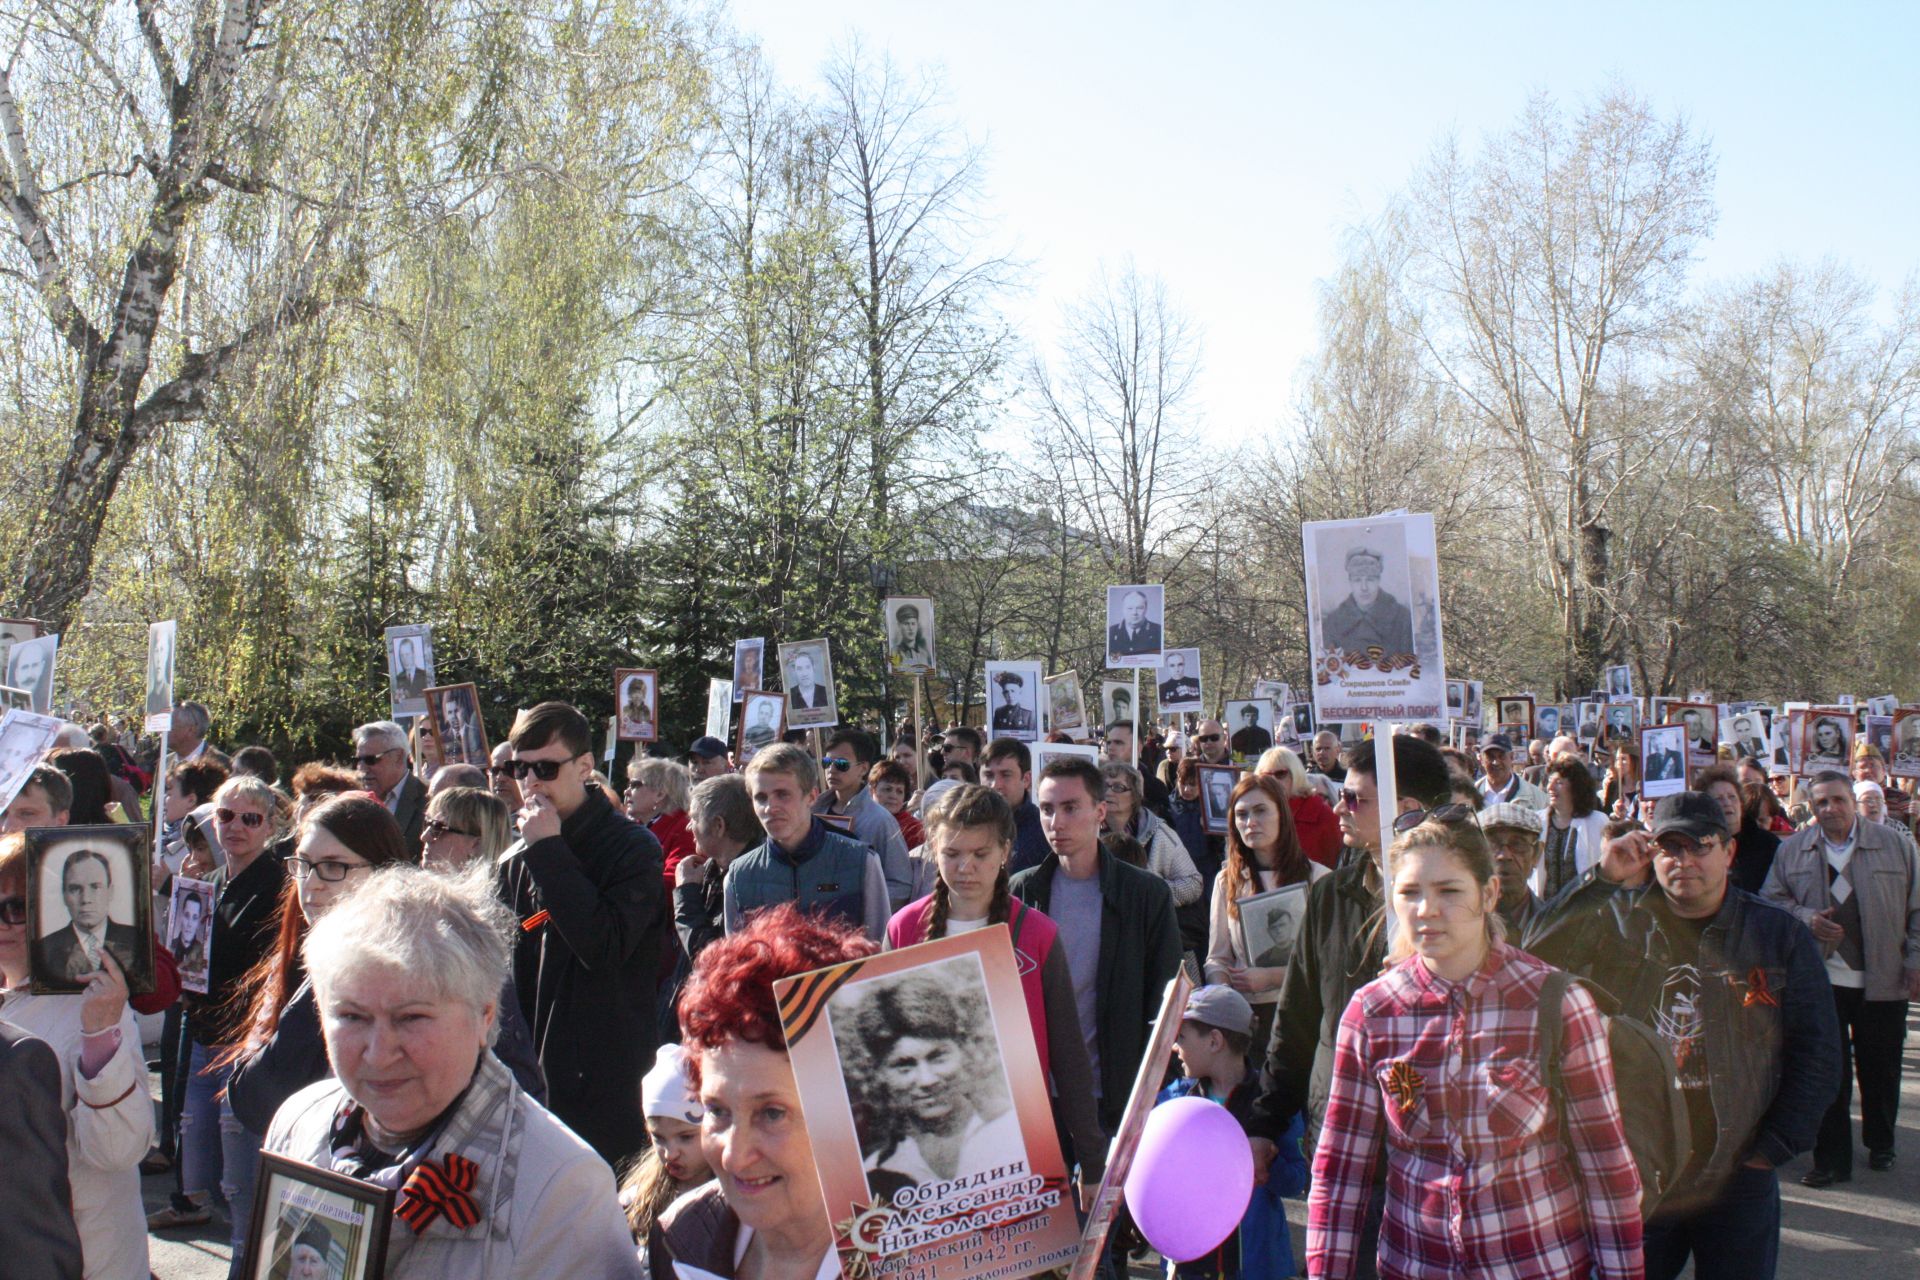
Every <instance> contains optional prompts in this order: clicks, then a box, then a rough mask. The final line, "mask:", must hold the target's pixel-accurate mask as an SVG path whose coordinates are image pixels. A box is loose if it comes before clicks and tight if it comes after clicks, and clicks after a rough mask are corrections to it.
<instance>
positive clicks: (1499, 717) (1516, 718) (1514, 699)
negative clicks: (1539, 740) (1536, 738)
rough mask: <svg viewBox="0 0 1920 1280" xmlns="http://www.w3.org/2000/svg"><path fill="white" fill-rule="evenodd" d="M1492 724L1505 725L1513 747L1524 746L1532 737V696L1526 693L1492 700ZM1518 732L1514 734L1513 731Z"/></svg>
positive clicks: (1511, 694) (1512, 694)
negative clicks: (1516, 730)
mask: <svg viewBox="0 0 1920 1280" xmlns="http://www.w3.org/2000/svg"><path fill="white" fill-rule="evenodd" d="M1493 705H1494V723H1495V724H1497V725H1505V726H1506V727H1507V731H1508V735H1509V736H1510V737H1512V738H1513V745H1514V746H1516V747H1518V746H1522V745H1524V744H1525V743H1526V742H1527V741H1528V740H1529V739H1531V738H1532V737H1533V695H1532V694H1528V693H1510V694H1508V695H1507V696H1506V697H1504V698H1496V699H1494V704H1493ZM1516 727H1517V729H1518V732H1517V733H1516V732H1515V729H1516Z"/></svg>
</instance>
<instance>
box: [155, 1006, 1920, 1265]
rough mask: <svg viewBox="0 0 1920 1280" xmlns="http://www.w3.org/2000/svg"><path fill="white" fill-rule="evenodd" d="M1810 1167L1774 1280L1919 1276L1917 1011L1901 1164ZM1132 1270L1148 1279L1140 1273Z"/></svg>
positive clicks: (1299, 1220) (165, 1256)
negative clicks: (1845, 1174) (1812, 1176)
mask: <svg viewBox="0 0 1920 1280" xmlns="http://www.w3.org/2000/svg"><path fill="white" fill-rule="evenodd" d="M1856 1115H1857V1112H1856ZM1810 1163H1811V1162H1810V1161H1809V1160H1808V1159H1807V1158H1806V1157H1804V1156H1803V1157H1802V1158H1801V1159H1799V1160H1797V1161H1795V1162H1794V1163H1793V1164H1792V1165H1790V1166H1788V1167H1787V1168H1786V1169H1785V1170H1783V1171H1782V1176H1781V1196H1782V1198H1783V1200H1784V1201H1785V1207H1784V1211H1783V1217H1784V1226H1783V1228H1782V1231H1781V1262H1780V1280H1913V1277H1915V1276H1917V1275H1920V1010H1916V1011H1915V1015H1914V1017H1913V1018H1912V1019H1911V1020H1910V1022H1909V1024H1908V1036H1907V1050H1906V1073H1905V1075H1904V1077H1903V1087H1902V1091H1901V1108H1900V1161H1899V1163H1898V1164H1896V1165H1895V1166H1894V1168H1893V1169H1892V1170H1891V1171H1890V1172H1887V1173H1872V1172H1869V1171H1868V1169H1867V1167H1866V1153H1865V1152H1864V1151H1862V1152H1860V1153H1859V1154H1858V1155H1857V1156H1856V1157H1855V1163H1854V1170H1855V1172H1854V1180H1853V1182H1852V1183H1850V1184H1848V1185H1845V1186H1839V1187H1831V1188H1829V1189H1827V1190H1825V1191H1809V1190H1808V1189H1807V1188H1805V1187H1803V1186H1801V1185H1800V1175H1801V1174H1803V1173H1805V1172H1806V1171H1807V1169H1808V1168H1809V1167H1810ZM172 1187H173V1177H172V1175H171V1174H168V1175H165V1176H162V1177H152V1178H148V1179H146V1185H145V1189H146V1195H147V1207H148V1208H149V1209H157V1208H159V1207H160V1206H162V1205H164V1204H165V1203H166V1200H167V1193H168V1192H169V1191H170V1190H171V1189H172ZM1288 1216H1289V1218H1291V1219H1292V1220H1293V1234H1294V1247H1295V1250H1296V1251H1298V1250H1299V1249H1300V1247H1301V1246H1302V1244H1303V1243H1304V1242H1305V1239H1306V1207H1305V1205H1304V1204H1302V1203H1299V1202H1292V1203H1290V1204H1289V1213H1288ZM151 1246H152V1260H153V1273H154V1275H155V1276H157V1277H159V1280H220V1278H221V1277H223V1276H225V1275H226V1273H227V1258H228V1250H227V1228H226V1222H225V1220H224V1219H223V1218H221V1217H220V1216H219V1215H218V1214H216V1215H215V1217H214V1221H213V1223H212V1224H211V1225H209V1226H206V1227H202V1228H200V1229H198V1230H197V1231H193V1232H169V1233H167V1234H165V1235H154V1236H153V1237H151ZM1134 1270H1135V1272H1136V1274H1139V1275H1145V1274H1146V1272H1145V1271H1144V1269H1142V1268H1140V1267H1138V1266H1136V1267H1135V1268H1134ZM1687 1274H1688V1275H1691V1274H1692V1272H1691V1269H1689V1271H1688V1273H1687ZM476 1280H481V1278H479V1277H476Z"/></svg>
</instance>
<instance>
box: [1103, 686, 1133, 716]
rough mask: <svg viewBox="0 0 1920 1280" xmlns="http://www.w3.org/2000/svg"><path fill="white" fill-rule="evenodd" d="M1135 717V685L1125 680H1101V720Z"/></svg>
mask: <svg viewBox="0 0 1920 1280" xmlns="http://www.w3.org/2000/svg"><path fill="white" fill-rule="evenodd" d="M1132 719H1133V685H1132V684H1131V683H1130V682H1128V681H1125V680H1102V681H1101V682H1100V722H1101V723H1102V724H1112V723H1114V722H1115V721H1117V720H1132Z"/></svg>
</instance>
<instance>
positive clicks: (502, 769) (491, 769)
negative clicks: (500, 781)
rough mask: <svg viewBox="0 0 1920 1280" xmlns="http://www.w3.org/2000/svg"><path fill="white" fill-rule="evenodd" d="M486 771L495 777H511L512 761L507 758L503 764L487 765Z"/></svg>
mask: <svg viewBox="0 0 1920 1280" xmlns="http://www.w3.org/2000/svg"><path fill="white" fill-rule="evenodd" d="M487 773H488V775H489V776H491V777H495V778H511V777H512V776H513V761H511V760H509V761H507V762H506V763H505V764H496V765H489V766H488V767H487Z"/></svg>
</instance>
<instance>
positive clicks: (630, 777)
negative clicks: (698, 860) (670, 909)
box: [621, 755, 693, 893]
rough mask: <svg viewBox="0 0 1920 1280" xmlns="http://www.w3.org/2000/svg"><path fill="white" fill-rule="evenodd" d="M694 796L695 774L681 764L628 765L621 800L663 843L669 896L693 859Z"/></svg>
mask: <svg viewBox="0 0 1920 1280" xmlns="http://www.w3.org/2000/svg"><path fill="white" fill-rule="evenodd" d="M692 794H693V770H691V769H689V768H687V766H685V765H683V764H681V763H680V762H679V761H678V760H667V759H664V758H662V757H660V756H643V755H636V756H634V757H633V759H631V760H629V761H628V762H627V789H626V791H625V793H624V794H623V795H622V796H621V800H622V801H623V802H624V805H625V808H626V812H627V816H628V817H629V818H632V819H633V820H634V821H635V822H637V823H639V824H640V825H641V826H643V827H645V828H646V829H647V830H648V831H649V832H651V833H652V835H653V838H654V839H655V840H658V841H659V842H660V852H661V853H662V854H663V855H665V861H664V867H665V871H666V877H667V892H669V893H671V892H673V885H674V877H673V873H674V871H675V870H677V869H678V868H679V866H680V862H681V860H682V859H684V858H689V857H691V856H693V827H692V823H691V819H689V818H688V816H687V806H688V805H689V804H690V803H691V802H692Z"/></svg>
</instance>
